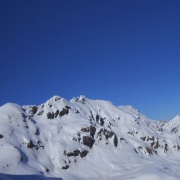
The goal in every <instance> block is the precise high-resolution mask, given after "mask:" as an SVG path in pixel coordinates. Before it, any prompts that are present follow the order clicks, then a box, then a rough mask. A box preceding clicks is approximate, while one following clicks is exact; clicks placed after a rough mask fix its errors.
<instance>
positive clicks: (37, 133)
mask: <svg viewBox="0 0 180 180" xmlns="http://www.w3.org/2000/svg"><path fill="white" fill-rule="evenodd" d="M34 134H35V135H37V136H38V135H40V131H39V129H38V128H36V132H35V133H34Z"/></svg>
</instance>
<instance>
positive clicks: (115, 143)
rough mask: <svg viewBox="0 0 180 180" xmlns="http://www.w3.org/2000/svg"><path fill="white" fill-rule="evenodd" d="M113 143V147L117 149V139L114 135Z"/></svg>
mask: <svg viewBox="0 0 180 180" xmlns="http://www.w3.org/2000/svg"><path fill="white" fill-rule="evenodd" d="M113 142H114V146H115V147H117V145H118V138H117V136H116V135H114V139H113Z"/></svg>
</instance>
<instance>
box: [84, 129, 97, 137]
mask: <svg viewBox="0 0 180 180" xmlns="http://www.w3.org/2000/svg"><path fill="white" fill-rule="evenodd" d="M81 131H82V132H90V135H91V136H92V137H93V138H94V135H95V133H96V128H95V127H94V126H90V127H87V128H82V129H81Z"/></svg>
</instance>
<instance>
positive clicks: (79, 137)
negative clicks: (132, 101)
mask: <svg viewBox="0 0 180 180" xmlns="http://www.w3.org/2000/svg"><path fill="white" fill-rule="evenodd" d="M179 128H180V116H176V117H175V118H174V119H172V120H171V121H168V122H167V121H153V120H150V119H149V118H147V117H146V116H144V115H143V114H141V113H140V112H139V111H138V110H136V109H135V108H133V107H131V106H119V107H116V106H114V105H113V104H112V103H111V102H108V101H103V100H91V99H88V98H86V97H84V96H80V97H78V98H73V99H72V100H70V101H67V100H66V99H64V98H61V97H59V96H54V97H52V98H51V99H49V100H48V101H47V102H45V103H44V104H41V105H39V106H35V105H30V106H22V107H21V106H19V105H17V104H13V103H7V104H5V105H3V106H1V107H0V173H2V174H16V175H26V176H27V175H28V174H31V175H32V174H34V175H35V176H36V177H37V179H38V177H41V178H40V179H44V178H45V176H46V177H51V178H52V177H53V179H56V177H57V178H62V179H121V180H123V179H136V180H141V179H142V180H146V179H149V180H150V179H151V180H152V179H153V180H157V179H165V180H169V179H173V180H175V179H180V169H179V167H180V129H179ZM38 175H41V176H38ZM12 177H14V179H15V176H6V175H1V176H0V179H5V178H6V179H11V178H12ZM16 177H18V178H20V177H21V176H16ZM51 178H50V179H51ZM33 179H35V178H33Z"/></svg>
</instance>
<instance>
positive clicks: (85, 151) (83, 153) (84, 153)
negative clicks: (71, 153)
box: [80, 150, 88, 157]
mask: <svg viewBox="0 0 180 180" xmlns="http://www.w3.org/2000/svg"><path fill="white" fill-rule="evenodd" d="M87 154H88V151H87V150H84V151H81V152H80V156H81V157H85V156H86V155H87Z"/></svg>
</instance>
